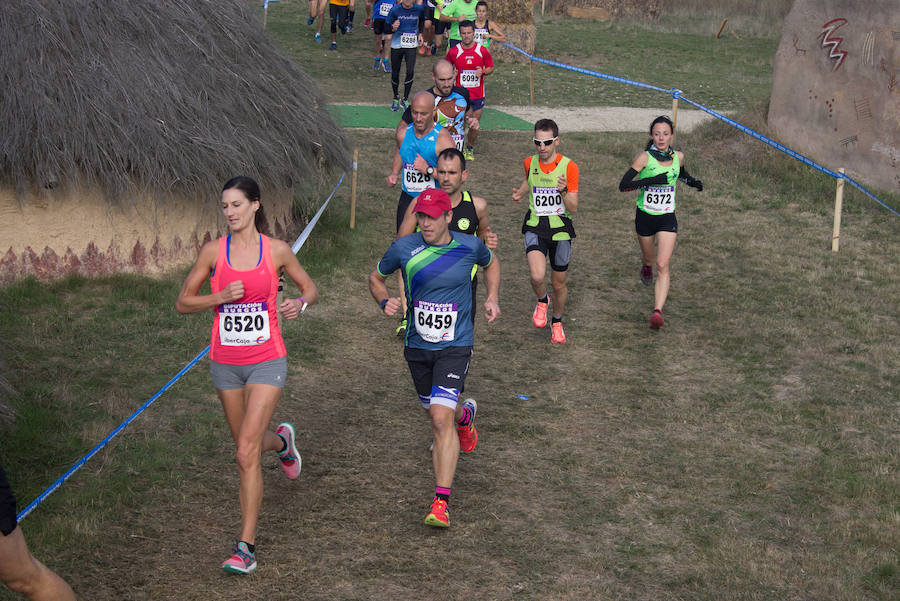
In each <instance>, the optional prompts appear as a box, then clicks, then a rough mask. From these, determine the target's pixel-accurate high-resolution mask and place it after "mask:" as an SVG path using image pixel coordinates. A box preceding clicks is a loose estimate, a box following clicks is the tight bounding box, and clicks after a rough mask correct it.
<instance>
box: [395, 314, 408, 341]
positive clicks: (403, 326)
mask: <svg viewBox="0 0 900 601" xmlns="http://www.w3.org/2000/svg"><path fill="white" fill-rule="evenodd" d="M394 333H395V334H396V335H397V336H400V337H401V338H402V337H403V336H406V318H405V317H404V318H403V319H401V320H400V325H398V326H397V329H396V330H394Z"/></svg>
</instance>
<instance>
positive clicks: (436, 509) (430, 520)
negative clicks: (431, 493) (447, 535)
mask: <svg viewBox="0 0 900 601" xmlns="http://www.w3.org/2000/svg"><path fill="white" fill-rule="evenodd" d="M425 523H426V524H428V525H429V526H434V527H436V528H449V527H450V508H449V507H447V501H445V500H443V499H438V498H437V497H435V498H434V500H433V501H432V502H431V512H430V513H429V514H428V515H426V516H425Z"/></svg>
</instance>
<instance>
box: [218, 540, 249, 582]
mask: <svg viewBox="0 0 900 601" xmlns="http://www.w3.org/2000/svg"><path fill="white" fill-rule="evenodd" d="M222 569H223V570H225V571H226V572H231V573H232V574H249V573H250V572H252V571H253V570H255V569H256V555H254V554H253V553H251V552H250V549H248V548H247V543H245V542H244V541H240V542H237V541H235V543H234V549H233V554H232V556H231V557H229V558H228V559H226V560H225V561H223V562H222Z"/></svg>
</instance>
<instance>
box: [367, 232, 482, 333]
mask: <svg viewBox="0 0 900 601" xmlns="http://www.w3.org/2000/svg"><path fill="white" fill-rule="evenodd" d="M450 236H451V241H450V243H449V244H446V245H444V246H432V245H429V244H426V243H425V239H424V238H423V237H422V234H421V233H418V232H417V233H415V234H410V235H409V236H403V237H402V238H399V239H397V240H395V241H394V243H393V244H391V246H390V248H388V250H387V252H386V253H385V254H384V257H382V258H381V261H379V262H378V273H380V274H381V275H382V276H384V277H387V276H388V275H390V274H392V273H394V272H395V271H397V270H398V269H401V270H402V271H401V273H402V274H403V288H404V291H405V293H406V303H407V307H408V309H407V314H406V319H407V324H409V325H408V326H407V328H406V341H405V342H406V346H408V347H410V348H420V349H427V350H438V349H442V348H447V347H451V346H473V345H474V343H475V335H474V328H473V322H474V320H473V319H472V312H473V311H474V310H475V308H474V307H473V306H472V275H473V273H474V272H475V266H476V265H480V266H482V267H487V266H488V265H490V263H491V260H492V259H493V255H491V251H490V250H488V247H487V246H485V245H484V243H483V242H482V241H481V240H480V239H479V238H476V237H475V236H471V235H469V234H461V233H459V232H453V231H451V232H450Z"/></svg>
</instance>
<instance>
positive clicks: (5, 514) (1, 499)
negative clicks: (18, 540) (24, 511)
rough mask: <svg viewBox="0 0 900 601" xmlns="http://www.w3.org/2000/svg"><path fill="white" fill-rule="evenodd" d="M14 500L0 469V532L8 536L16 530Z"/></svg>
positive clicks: (3, 473)
mask: <svg viewBox="0 0 900 601" xmlns="http://www.w3.org/2000/svg"><path fill="white" fill-rule="evenodd" d="M17 525H18V522H17V521H16V498H15V497H14V496H13V493H12V488H10V486H9V482H8V481H7V480H6V473H5V472H4V471H3V467H0V532H2V533H3V536H9V535H10V534H12V531H13V530H15V529H16V526H17Z"/></svg>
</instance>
